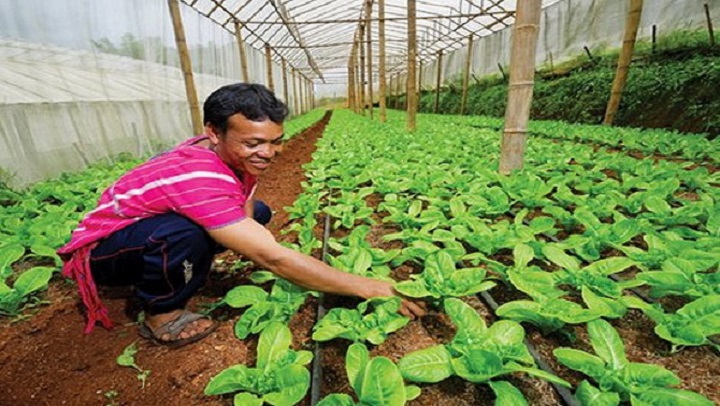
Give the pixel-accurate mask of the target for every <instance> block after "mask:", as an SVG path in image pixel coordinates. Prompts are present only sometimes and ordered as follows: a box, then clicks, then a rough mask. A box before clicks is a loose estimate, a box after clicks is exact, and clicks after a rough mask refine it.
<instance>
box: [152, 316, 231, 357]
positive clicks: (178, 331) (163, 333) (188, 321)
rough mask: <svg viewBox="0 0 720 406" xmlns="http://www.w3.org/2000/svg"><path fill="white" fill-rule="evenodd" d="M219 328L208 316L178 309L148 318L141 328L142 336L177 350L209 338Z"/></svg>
mask: <svg viewBox="0 0 720 406" xmlns="http://www.w3.org/2000/svg"><path fill="white" fill-rule="evenodd" d="M217 327H218V324H217V323H216V322H213V321H212V320H210V319H209V318H208V317H207V316H203V315H202V314H198V313H192V312H190V311H188V310H184V309H178V310H173V311H171V312H168V313H162V314H156V315H152V316H147V317H146V318H145V323H144V324H143V325H142V326H141V327H140V335H141V336H142V337H144V338H147V339H150V340H152V341H154V342H156V343H157V344H162V345H167V346H170V347H173V348H176V347H181V346H183V345H187V344H190V343H194V342H196V341H198V340H201V339H203V338H205V337H207V336H208V335H209V334H210V333H212V332H213V331H215V329H216V328H217Z"/></svg>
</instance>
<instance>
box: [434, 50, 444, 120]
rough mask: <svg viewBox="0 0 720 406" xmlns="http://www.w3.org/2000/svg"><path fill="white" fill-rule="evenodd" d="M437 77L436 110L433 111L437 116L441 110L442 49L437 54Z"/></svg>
mask: <svg viewBox="0 0 720 406" xmlns="http://www.w3.org/2000/svg"><path fill="white" fill-rule="evenodd" d="M437 55H438V57H437V77H436V78H435V108H434V109H433V111H434V112H435V114H437V112H438V110H439V109H440V85H441V84H442V57H443V52H442V49H438V52H437Z"/></svg>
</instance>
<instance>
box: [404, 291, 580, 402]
mask: <svg viewBox="0 0 720 406" xmlns="http://www.w3.org/2000/svg"><path fill="white" fill-rule="evenodd" d="M445 312H446V313H447V314H448V316H449V317H450V319H451V320H452V322H453V324H455V327H456V328H457V332H456V334H455V337H453V339H452V341H451V342H450V343H448V344H444V345H435V346H432V347H429V348H425V349H422V350H419V351H414V352H411V353H409V354H407V355H405V356H404V357H403V358H402V359H400V362H399V363H398V367H399V368H400V372H401V373H402V375H403V377H405V379H408V380H410V381H413V382H440V381H442V380H444V379H446V378H449V377H450V376H453V375H457V376H459V377H461V378H463V379H465V380H468V381H470V382H475V383H487V382H491V381H492V380H494V379H496V378H499V377H501V376H503V375H508V374H512V373H515V372H525V373H527V374H530V375H534V376H537V377H539V378H542V379H545V380H548V381H551V382H555V383H557V384H560V385H563V386H567V387H569V386H570V384H569V383H567V382H566V381H564V380H562V379H560V378H558V377H556V376H554V375H551V374H549V373H547V372H545V371H543V370H541V369H538V368H536V367H535V361H534V359H533V358H532V356H531V355H530V352H529V351H528V349H527V347H526V345H525V343H524V338H525V330H523V328H522V327H521V326H520V324H518V323H516V322H514V321H510V320H500V321H497V322H495V323H494V324H493V325H492V326H490V327H489V328H488V327H487V326H486V324H485V322H484V321H483V319H482V318H481V317H480V315H478V314H477V312H476V311H475V310H474V309H473V308H472V307H470V306H469V305H467V304H465V303H464V302H462V301H461V300H459V299H454V298H451V299H446V300H445ZM496 388H498V389H500V390H502V392H503V393H504V392H510V393H509V394H507V395H505V394H503V395H502V396H503V397H505V396H508V397H515V395H516V393H515V391H514V390H513V389H511V385H510V384H509V383H507V384H504V385H500V386H498V385H496Z"/></svg>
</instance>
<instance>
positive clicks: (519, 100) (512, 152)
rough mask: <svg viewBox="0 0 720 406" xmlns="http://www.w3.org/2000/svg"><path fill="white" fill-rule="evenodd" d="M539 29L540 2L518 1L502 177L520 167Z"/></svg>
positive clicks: (535, 0)
mask: <svg viewBox="0 0 720 406" xmlns="http://www.w3.org/2000/svg"><path fill="white" fill-rule="evenodd" d="M539 25H540V2H539V1H537V0H518V3H517V14H516V20H515V26H514V28H513V32H512V49H511V51H510V84H509V86H508V102H507V107H506V109H505V128H504V130H503V137H502V143H501V144H502V145H501V153H500V170H499V171H500V173H501V174H503V175H509V174H510V172H512V170H514V169H519V168H522V164H523V155H524V153H525V145H526V143H527V122H528V119H529V118H530V105H531V103H532V95H533V82H534V79H535V53H536V51H537V39H538V31H539V29H538V27H539Z"/></svg>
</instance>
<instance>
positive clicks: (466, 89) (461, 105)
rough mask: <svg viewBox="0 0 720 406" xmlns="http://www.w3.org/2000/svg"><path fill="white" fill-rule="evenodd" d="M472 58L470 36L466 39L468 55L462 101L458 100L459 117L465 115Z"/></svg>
mask: <svg viewBox="0 0 720 406" xmlns="http://www.w3.org/2000/svg"><path fill="white" fill-rule="evenodd" d="M472 58H473V36H472V34H470V37H469V38H468V54H467V59H466V60H465V72H464V74H463V84H462V86H463V88H462V99H461V100H460V115H463V114H465V107H466V106H467V98H468V85H469V83H470V69H472Z"/></svg>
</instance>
